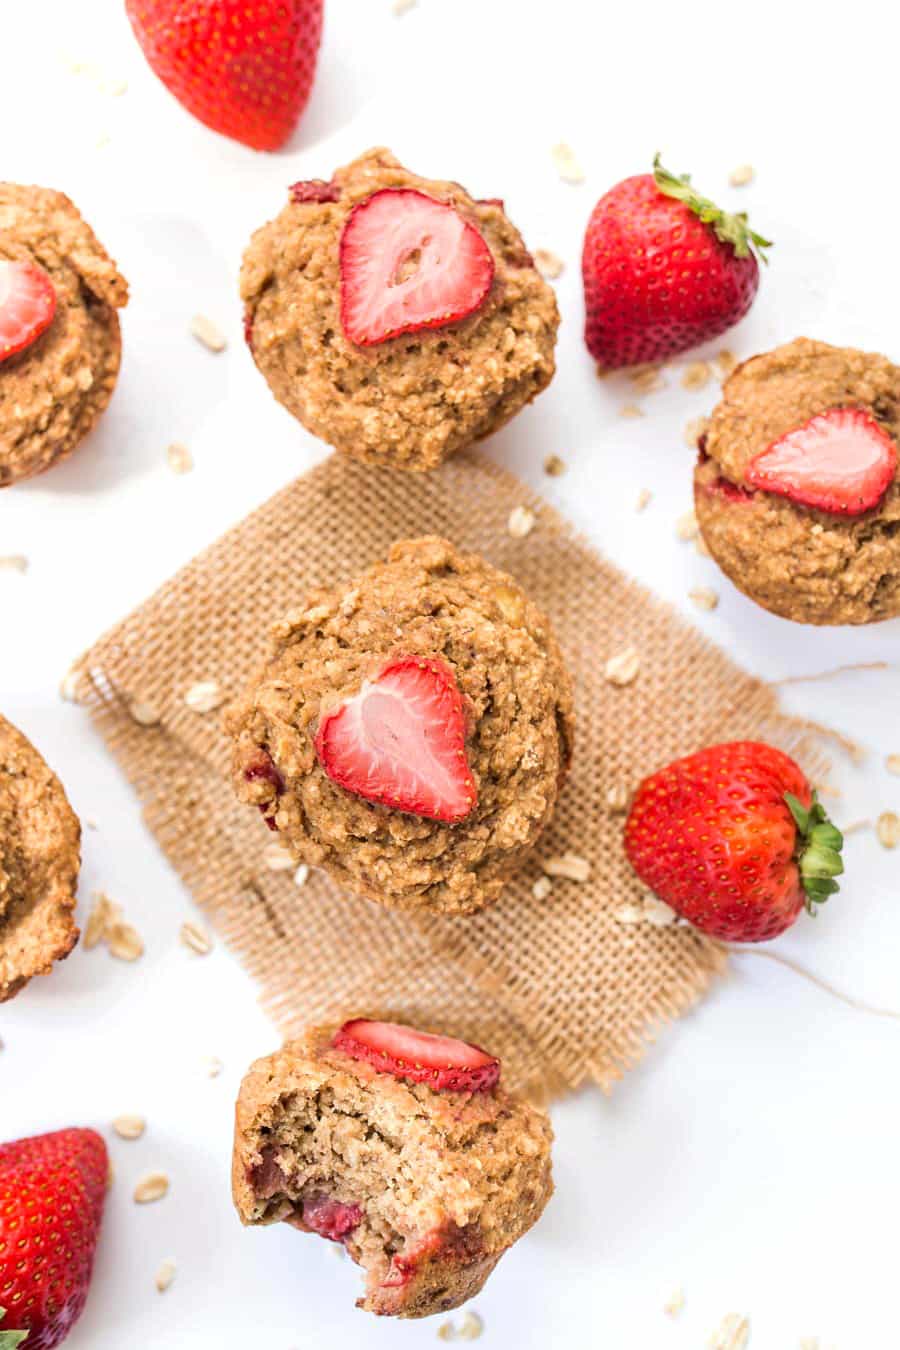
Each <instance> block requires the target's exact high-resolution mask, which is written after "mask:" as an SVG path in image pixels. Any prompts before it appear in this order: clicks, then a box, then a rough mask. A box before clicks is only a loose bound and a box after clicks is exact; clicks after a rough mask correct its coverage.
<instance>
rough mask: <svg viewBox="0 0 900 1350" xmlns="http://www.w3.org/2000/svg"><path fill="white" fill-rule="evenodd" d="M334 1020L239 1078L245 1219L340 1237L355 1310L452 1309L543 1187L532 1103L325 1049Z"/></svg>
mask: <svg viewBox="0 0 900 1350" xmlns="http://www.w3.org/2000/svg"><path fill="white" fill-rule="evenodd" d="M334 1031H335V1028H334V1027H318V1028H314V1029H313V1030H311V1031H309V1032H307V1034H306V1035H305V1036H304V1037H303V1039H302V1040H298V1041H294V1042H291V1043H289V1044H287V1045H285V1046H284V1048H283V1049H281V1050H279V1051H277V1052H276V1053H275V1054H273V1055H268V1056H267V1057H266V1058H264V1059H260V1060H257V1062H256V1063H255V1064H254V1065H252V1067H251V1068H250V1070H249V1072H248V1073H247V1076H246V1077H245V1078H244V1081H243V1083H242V1085H241V1090H240V1095H239V1097H238V1102H237V1109H236V1119H235V1140H234V1158H233V1171H232V1186H233V1194H234V1201H235V1205H236V1208H237V1211H238V1214H239V1216H240V1218H241V1221H242V1222H243V1223H244V1224H270V1223H276V1222H278V1221H283V1222H287V1223H290V1224H292V1225H294V1226H295V1227H297V1228H299V1229H300V1230H301V1231H304V1232H317V1233H319V1234H320V1235H321V1236H325V1237H330V1238H331V1239H332V1240H333V1241H338V1242H341V1243H343V1245H344V1247H345V1248H346V1250H347V1252H348V1253H349V1255H350V1256H351V1257H352V1258H353V1260H354V1261H356V1262H357V1264H359V1265H361V1266H363V1267H364V1268H365V1271H366V1292H365V1295H364V1297H363V1298H361V1299H360V1300H359V1301H358V1305H357V1306H358V1307H361V1308H364V1309H366V1310H368V1311H369V1312H374V1313H380V1314H386V1315H394V1316H399V1317H426V1316H428V1315H429V1314H431V1313H437V1312H445V1311H447V1310H448V1309H450V1308H456V1307H458V1306H459V1304H461V1303H463V1302H465V1300H466V1299H468V1298H471V1297H472V1296H473V1295H474V1294H477V1293H478V1291H479V1290H480V1289H481V1287H482V1286H483V1284H484V1282H485V1280H486V1279H487V1277H488V1275H489V1274H490V1273H491V1271H492V1270H493V1269H494V1267H495V1265H496V1264H497V1262H498V1261H499V1259H500V1257H501V1256H502V1255H503V1253H504V1252H505V1251H506V1250H508V1248H509V1247H511V1246H512V1244H513V1243H514V1242H516V1241H517V1240H518V1239H519V1238H520V1237H521V1236H522V1235H523V1234H524V1233H526V1232H527V1231H528V1229H529V1228H531V1226H532V1224H534V1223H535V1222H536V1221H537V1219H538V1218H540V1215H541V1213H542V1212H543V1209H544V1207H545V1205H546V1203H547V1201H548V1200H549V1198H550V1195H551V1193H552V1190H553V1183H552V1180H551V1171H550V1144H551V1140H552V1131H551V1129H550V1123H549V1121H548V1120H547V1117H546V1116H545V1115H544V1113H543V1112H541V1111H538V1110H536V1109H535V1108H534V1107H531V1106H529V1105H528V1104H527V1103H525V1102H523V1101H520V1100H518V1099H516V1098H514V1097H512V1096H510V1095H509V1094H508V1093H507V1092H505V1091H504V1089H503V1088H502V1086H500V1085H498V1086H496V1087H494V1088H492V1089H491V1090H490V1091H488V1092H436V1091H433V1090H432V1088H430V1087H429V1086H427V1085H426V1084H424V1083H409V1082H405V1081H403V1080H401V1079H398V1078H395V1077H392V1076H391V1075H390V1074H386V1073H379V1072H377V1071H376V1069H375V1068H373V1067H372V1065H370V1064H367V1063H361V1062H360V1061H358V1060H355V1059H351V1058H349V1057H348V1056H347V1055H345V1054H343V1053H341V1052H339V1051H337V1050H334V1049H332V1048H331V1039H332V1035H333V1033H334Z"/></svg>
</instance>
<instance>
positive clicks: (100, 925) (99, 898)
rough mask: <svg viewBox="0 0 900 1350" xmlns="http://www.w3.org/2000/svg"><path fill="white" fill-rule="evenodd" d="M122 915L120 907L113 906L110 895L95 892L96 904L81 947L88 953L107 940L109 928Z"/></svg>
mask: <svg viewBox="0 0 900 1350" xmlns="http://www.w3.org/2000/svg"><path fill="white" fill-rule="evenodd" d="M120 913H121V911H120V909H119V906H118V905H115V904H113V902H112V900H110V898H109V896H108V895H104V893H103V892H102V891H95V892H94V903H93V905H92V906H91V912H90V914H89V915H88V918H87V923H86V924H85V925H84V935H83V937H82V939H81V945H82V946H83V947H84V948H85V949H86V950H87V951H91V950H92V949H93V948H94V947H96V945H97V943H98V942H102V941H103V940H104V939H105V938H106V932H107V928H108V927H109V925H110V924H111V923H114V922H116V921H117V920H118V917H119V914H120Z"/></svg>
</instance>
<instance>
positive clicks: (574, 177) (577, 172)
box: [550, 141, 584, 183]
mask: <svg viewBox="0 0 900 1350" xmlns="http://www.w3.org/2000/svg"><path fill="white" fill-rule="evenodd" d="M550 154H551V157H552V159H553V164H554V166H555V168H556V172H557V173H558V174H559V176H560V178H561V179H562V180H563V182H564V183H583V182H584V170H583V169H582V167H581V165H580V164H579V163H578V160H577V158H576V157H575V151H574V150H573V149H572V147H571V145H566V143H565V141H560V142H559V144H558V145H554V147H553V149H552V150H551V151H550Z"/></svg>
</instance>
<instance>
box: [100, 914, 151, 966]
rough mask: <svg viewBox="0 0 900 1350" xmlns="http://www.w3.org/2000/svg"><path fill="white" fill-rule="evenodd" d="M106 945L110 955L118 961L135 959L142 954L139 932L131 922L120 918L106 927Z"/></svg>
mask: <svg viewBox="0 0 900 1350" xmlns="http://www.w3.org/2000/svg"><path fill="white" fill-rule="evenodd" d="M106 945H107V947H108V948H109V952H110V955H111V956H115V957H116V959H117V960H119V961H137V960H139V958H140V957H142V956H143V955H144V944H143V941H142V940H141V935H140V933H139V932H138V931H137V929H136V928H135V927H133V926H132V924H130V923H124V922H122V921H121V920H120V921H118V922H116V923H113V924H110V925H109V926H108V927H107V929H106Z"/></svg>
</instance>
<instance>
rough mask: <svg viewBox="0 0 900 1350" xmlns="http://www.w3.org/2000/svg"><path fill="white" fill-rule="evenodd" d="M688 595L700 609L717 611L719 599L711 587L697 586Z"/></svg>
mask: <svg viewBox="0 0 900 1350" xmlns="http://www.w3.org/2000/svg"><path fill="white" fill-rule="evenodd" d="M688 595H689V596H690V597H691V599H692V600H693V602H694V604H695V605H696V606H697V608H698V609H715V607H716V605H717V604H718V603H719V597H718V596H717V595H716V593H715V591H714V590H711V589H710V587H709V586H695V587H694V589H693V590H692V591H688Z"/></svg>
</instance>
